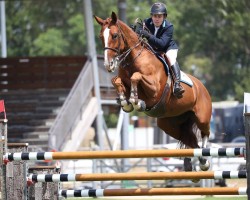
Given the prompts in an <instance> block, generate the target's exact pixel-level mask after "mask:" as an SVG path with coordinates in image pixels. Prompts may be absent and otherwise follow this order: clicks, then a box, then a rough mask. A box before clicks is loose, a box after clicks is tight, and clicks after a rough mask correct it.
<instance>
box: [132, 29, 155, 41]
mask: <svg viewBox="0 0 250 200" xmlns="http://www.w3.org/2000/svg"><path fill="white" fill-rule="evenodd" d="M135 32H136V33H137V34H138V35H140V36H141V37H145V38H147V39H149V38H150V36H151V34H150V33H149V32H147V31H145V30H143V29H137V30H135Z"/></svg>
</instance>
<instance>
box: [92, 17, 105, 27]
mask: <svg viewBox="0 0 250 200" xmlns="http://www.w3.org/2000/svg"><path fill="white" fill-rule="evenodd" d="M94 18H95V20H96V21H97V23H98V24H100V25H101V26H102V25H103V22H104V20H103V19H101V18H100V17H97V16H95V15H94Z"/></svg>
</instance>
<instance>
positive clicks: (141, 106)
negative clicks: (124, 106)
mask: <svg viewBox="0 0 250 200" xmlns="http://www.w3.org/2000/svg"><path fill="white" fill-rule="evenodd" d="M130 80H131V90H130V98H129V102H130V103H132V104H133V107H134V109H136V110H137V111H145V109H146V103H145V101H143V100H141V99H139V97H138V84H139V82H140V83H141V86H142V89H143V90H145V91H147V93H148V95H149V96H151V97H152V96H154V94H155V92H156V89H155V87H154V84H153V83H154V80H153V79H152V77H151V76H146V75H143V74H141V73H140V72H135V73H134V74H133V75H132V76H131V78H130Z"/></svg>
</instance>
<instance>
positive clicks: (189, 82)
mask: <svg viewBox="0 0 250 200" xmlns="http://www.w3.org/2000/svg"><path fill="white" fill-rule="evenodd" d="M180 81H181V82H182V83H186V84H187V85H189V86H190V87H192V86H193V81H192V80H191V79H190V78H189V77H188V75H187V74H185V73H184V72H183V71H181V80H180Z"/></svg>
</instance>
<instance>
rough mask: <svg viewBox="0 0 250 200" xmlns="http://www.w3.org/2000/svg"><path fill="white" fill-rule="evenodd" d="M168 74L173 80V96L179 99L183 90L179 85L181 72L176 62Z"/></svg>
mask: <svg viewBox="0 0 250 200" xmlns="http://www.w3.org/2000/svg"><path fill="white" fill-rule="evenodd" d="M170 73H171V75H172V77H173V80H174V95H175V96H176V97H177V98H178V99H180V98H182V94H183V93H184V92H185V90H184V88H183V87H182V86H181V84H180V78H181V72H180V67H179V65H178V63H177V62H175V64H173V65H172V66H171V67H170Z"/></svg>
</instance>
